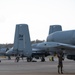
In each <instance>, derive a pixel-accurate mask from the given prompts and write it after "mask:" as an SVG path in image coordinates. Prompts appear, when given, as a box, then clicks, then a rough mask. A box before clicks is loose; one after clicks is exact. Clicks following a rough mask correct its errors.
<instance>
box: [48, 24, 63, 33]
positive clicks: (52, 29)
mask: <svg viewBox="0 0 75 75" xmlns="http://www.w3.org/2000/svg"><path fill="white" fill-rule="evenodd" d="M56 31H62V27H61V25H50V28H49V34H51V33H53V32H56Z"/></svg>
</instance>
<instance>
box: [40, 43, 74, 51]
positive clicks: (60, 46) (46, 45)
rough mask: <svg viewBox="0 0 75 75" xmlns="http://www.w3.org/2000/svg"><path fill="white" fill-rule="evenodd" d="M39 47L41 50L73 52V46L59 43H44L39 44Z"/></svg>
mask: <svg viewBox="0 0 75 75" xmlns="http://www.w3.org/2000/svg"><path fill="white" fill-rule="evenodd" d="M40 46H41V47H43V48H58V49H65V50H75V46H74V45H70V44H64V43H59V42H44V43H40Z"/></svg>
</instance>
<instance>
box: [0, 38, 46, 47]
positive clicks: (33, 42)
mask: <svg viewBox="0 0 75 75" xmlns="http://www.w3.org/2000/svg"><path fill="white" fill-rule="evenodd" d="M44 41H45V40H38V39H37V40H33V41H31V44H35V43H41V42H44ZM11 47H13V44H12V43H10V44H7V43H6V44H0V48H11Z"/></svg>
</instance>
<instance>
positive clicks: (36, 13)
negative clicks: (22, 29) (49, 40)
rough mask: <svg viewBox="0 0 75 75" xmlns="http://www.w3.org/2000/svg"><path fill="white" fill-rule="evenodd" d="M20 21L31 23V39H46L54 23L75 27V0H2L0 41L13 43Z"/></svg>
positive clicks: (0, 0)
mask: <svg viewBox="0 0 75 75" xmlns="http://www.w3.org/2000/svg"><path fill="white" fill-rule="evenodd" d="M20 23H23V24H24V23H25V24H28V25H29V31H30V37H31V40H36V39H39V40H46V37H47V35H48V31H49V26H50V25H53V24H59V25H62V29H63V30H72V29H75V0H0V43H13V42H14V33H15V26H16V24H20Z"/></svg>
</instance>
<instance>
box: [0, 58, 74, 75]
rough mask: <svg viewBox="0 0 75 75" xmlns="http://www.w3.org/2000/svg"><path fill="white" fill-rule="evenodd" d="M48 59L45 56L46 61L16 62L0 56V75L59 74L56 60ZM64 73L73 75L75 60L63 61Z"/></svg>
mask: <svg viewBox="0 0 75 75" xmlns="http://www.w3.org/2000/svg"><path fill="white" fill-rule="evenodd" d="M54 60H55V61H49V60H48V58H46V62H40V60H38V61H37V62H26V60H20V61H19V62H18V63H17V62H15V60H14V58H13V59H12V60H7V58H1V63H0V75H59V74H58V72H57V65H58V61H57V58H55V59H54ZM63 72H64V75H75V61H72V60H67V59H65V61H64V62H63Z"/></svg>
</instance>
